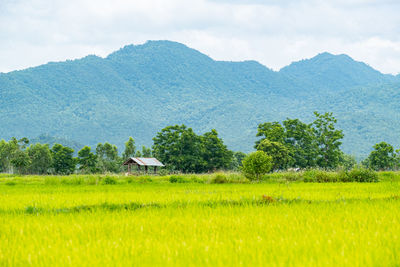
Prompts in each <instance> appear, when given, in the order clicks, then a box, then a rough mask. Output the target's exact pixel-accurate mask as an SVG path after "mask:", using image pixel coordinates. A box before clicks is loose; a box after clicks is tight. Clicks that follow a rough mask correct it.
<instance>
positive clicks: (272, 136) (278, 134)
mask: <svg viewBox="0 0 400 267" xmlns="http://www.w3.org/2000/svg"><path fill="white" fill-rule="evenodd" d="M256 136H257V137H262V138H261V139H260V140H257V141H256V144H255V146H254V148H256V149H257V146H258V145H259V144H260V143H261V141H262V140H264V139H267V140H269V141H272V142H279V143H281V144H283V143H285V129H284V128H283V127H282V125H281V124H280V123H279V122H276V121H274V122H265V123H261V124H259V125H258V128H257V135H256Z"/></svg>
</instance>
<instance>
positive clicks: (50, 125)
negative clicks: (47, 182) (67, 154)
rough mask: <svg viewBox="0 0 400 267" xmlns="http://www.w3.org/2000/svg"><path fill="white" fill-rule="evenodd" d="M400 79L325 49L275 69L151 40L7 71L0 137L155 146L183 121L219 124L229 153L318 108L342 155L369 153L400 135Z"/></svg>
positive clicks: (0, 100)
mask: <svg viewBox="0 0 400 267" xmlns="http://www.w3.org/2000/svg"><path fill="white" fill-rule="evenodd" d="M399 81H400V77H399V76H397V77H394V76H391V75H384V74H381V73H379V72H378V71H376V70H374V69H372V68H371V67H369V66H367V65H365V64H363V63H360V62H355V61H354V60H352V59H351V58H349V57H348V56H345V55H339V56H334V55H331V54H328V53H324V54H321V55H318V56H316V57H314V58H312V59H310V60H304V61H300V62H296V63H293V64H291V65H290V66H287V67H285V68H283V69H282V70H281V71H279V72H274V71H272V70H270V69H268V68H266V67H265V66H263V65H261V64H259V63H257V62H255V61H245V62H220V61H214V60H212V59H211V58H209V57H207V56H206V55H204V54H201V53H199V52H198V51H195V50H193V49H190V48H188V47H186V46H184V45H182V44H179V43H174V42H168V41H159V42H154V41H153V42H148V43H146V44H144V45H139V46H132V45H130V46H126V47H124V48H123V49H121V50H119V51H117V52H115V53H112V54H111V55H109V56H108V57H106V58H100V57H96V56H88V57H85V58H82V59H79V60H73V61H66V62H59V63H49V64H46V65H43V66H39V67H35V68H29V69H26V70H23V71H15V72H10V73H6V74H0V114H2V116H0V125H1V127H0V136H1V137H2V138H7V139H9V138H11V136H13V135H17V136H23V135H26V136H28V137H36V136H38V135H40V134H42V133H43V131H44V129H45V131H46V132H50V133H51V134H52V135H53V136H59V137H64V138H65V139H68V140H76V141H79V142H80V143H83V144H87V145H89V146H91V147H94V146H95V145H96V143H97V142H98V140H107V141H109V142H111V143H113V144H117V145H118V147H120V148H121V149H123V147H124V141H126V137H127V136H130V135H132V134H134V136H135V139H136V142H137V143H140V144H145V145H147V146H149V145H151V138H152V137H153V136H154V135H155V133H156V132H157V131H158V130H159V129H161V128H163V127H165V125H171V124H173V123H176V122H179V123H184V124H186V125H191V126H192V127H194V128H193V129H194V130H195V131H196V132H202V131H204V129H213V128H215V129H217V130H218V133H219V134H220V135H221V136H222V137H223V139H224V141H225V143H226V144H227V145H228V147H229V148H230V149H234V150H240V151H244V152H249V151H251V148H252V146H253V144H254V141H255V138H254V135H255V133H256V129H255V125H257V124H258V123H260V122H263V121H282V120H284V119H285V118H286V117H296V118H300V119H301V120H302V121H305V122H311V119H312V118H311V113H312V112H313V111H314V110H321V111H326V110H328V111H331V112H333V113H334V114H335V115H336V116H337V118H338V120H339V121H340V125H339V126H340V128H341V129H343V132H344V133H345V136H346V137H345V139H344V140H343V149H344V151H345V152H346V153H349V154H354V155H357V156H358V157H359V156H367V155H368V153H369V151H370V148H371V146H372V145H373V144H375V143H377V142H378V141H379V140H381V139H384V140H387V141H388V142H391V143H395V142H397V140H398V136H399V130H398V127H397V125H399V124H400V118H399V116H397V113H398V110H400V94H399V88H400V85H399V84H400V82H399ZM15 122H18V123H15ZM271 141H276V140H271ZM35 142H36V140H35ZM38 142H40V143H49V144H51V145H50V146H52V144H53V143H52V142H53V141H52V142H50V141H48V140H43V139H40V140H38ZM55 143H60V144H62V145H64V146H68V147H71V148H73V149H74V150H75V151H79V149H80V148H82V147H83V146H81V145H79V146H73V145H72V144H67V143H63V142H61V141H60V140H57V141H56V142H55ZM300 155H301V154H300ZM300 155H299V156H298V157H297V158H298V159H300V158H301V156H300ZM298 159H297V160H298ZM297 160H296V161H297Z"/></svg>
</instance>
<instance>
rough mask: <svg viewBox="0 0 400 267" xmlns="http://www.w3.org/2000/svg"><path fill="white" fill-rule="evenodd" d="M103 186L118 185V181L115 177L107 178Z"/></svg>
mask: <svg viewBox="0 0 400 267" xmlns="http://www.w3.org/2000/svg"><path fill="white" fill-rule="evenodd" d="M102 183H103V184H110V185H111V184H117V179H116V178H115V177H112V176H106V177H105V178H104V179H103V181H102Z"/></svg>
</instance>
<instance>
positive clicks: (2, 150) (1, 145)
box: [0, 139, 10, 172]
mask: <svg viewBox="0 0 400 267" xmlns="http://www.w3.org/2000/svg"><path fill="white" fill-rule="evenodd" d="M9 167H10V154H9V146H8V143H7V142H6V141H5V140H4V139H2V140H0V172H7V171H8V170H9Z"/></svg>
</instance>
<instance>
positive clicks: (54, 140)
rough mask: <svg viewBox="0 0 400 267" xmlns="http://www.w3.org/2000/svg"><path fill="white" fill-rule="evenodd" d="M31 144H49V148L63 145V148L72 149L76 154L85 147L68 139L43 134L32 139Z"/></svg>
mask: <svg viewBox="0 0 400 267" xmlns="http://www.w3.org/2000/svg"><path fill="white" fill-rule="evenodd" d="M30 143H31V144H37V143H40V144H48V145H49V147H52V146H54V145H55V144H61V145H63V146H66V147H70V148H72V149H73V150H74V151H75V152H76V151H79V150H80V149H81V148H82V147H83V145H82V144H80V143H78V142H74V141H71V140H69V139H67V138H63V137H55V136H50V135H48V134H41V135H39V136H38V137H35V138H32V139H31V140H30Z"/></svg>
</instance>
